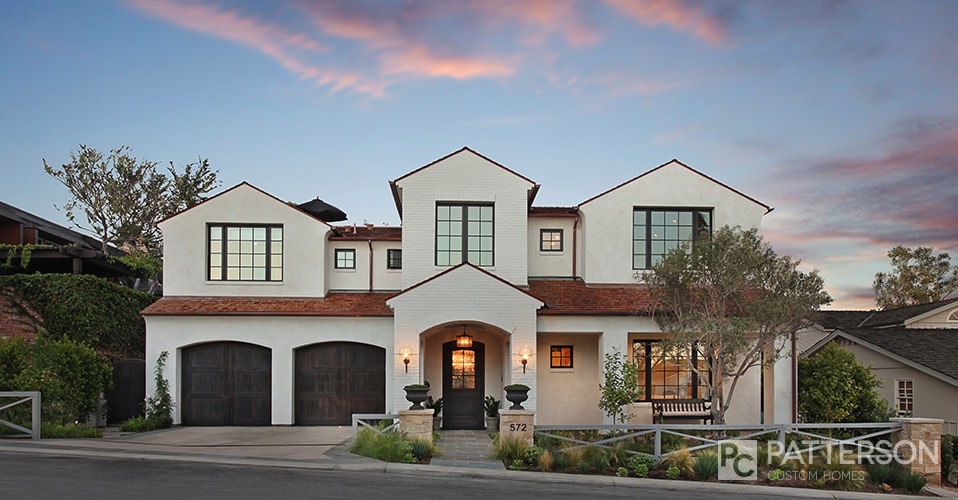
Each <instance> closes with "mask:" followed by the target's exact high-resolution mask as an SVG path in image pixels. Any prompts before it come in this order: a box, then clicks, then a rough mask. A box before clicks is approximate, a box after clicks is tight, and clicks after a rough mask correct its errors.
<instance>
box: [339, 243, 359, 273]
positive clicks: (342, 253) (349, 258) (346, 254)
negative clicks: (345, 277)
mask: <svg viewBox="0 0 958 500" xmlns="http://www.w3.org/2000/svg"><path fill="white" fill-rule="evenodd" d="M335 268H336V269H356V250H355V249H352V248H337V249H336V264H335Z"/></svg>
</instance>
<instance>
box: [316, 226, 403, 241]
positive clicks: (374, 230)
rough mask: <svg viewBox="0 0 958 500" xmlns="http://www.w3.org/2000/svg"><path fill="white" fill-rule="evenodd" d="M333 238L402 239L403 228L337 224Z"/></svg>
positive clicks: (331, 237)
mask: <svg viewBox="0 0 958 500" xmlns="http://www.w3.org/2000/svg"><path fill="white" fill-rule="evenodd" d="M334 230H335V232H336V233H335V234H333V235H332V236H330V237H329V239H331V240H340V241H342V240H363V241H366V240H375V241H402V228H401V227H398V226H380V227H375V226H374V227H369V226H359V225H357V226H355V227H354V226H337V227H335V228H334Z"/></svg>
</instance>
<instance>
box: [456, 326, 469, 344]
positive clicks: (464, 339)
mask: <svg viewBox="0 0 958 500" xmlns="http://www.w3.org/2000/svg"><path fill="white" fill-rule="evenodd" d="M456 347H458V348H460V349H468V348H470V347H472V335H469V334H468V333H466V326H465V325H463V327H462V335H458V336H456Z"/></svg>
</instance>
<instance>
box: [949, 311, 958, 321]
mask: <svg viewBox="0 0 958 500" xmlns="http://www.w3.org/2000/svg"><path fill="white" fill-rule="evenodd" d="M948 321H958V310H956V311H954V312H952V313H951V314H949V315H948Z"/></svg>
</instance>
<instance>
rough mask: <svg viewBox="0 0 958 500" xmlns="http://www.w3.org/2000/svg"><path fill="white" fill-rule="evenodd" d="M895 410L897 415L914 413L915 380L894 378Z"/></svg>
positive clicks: (904, 415) (903, 415)
mask: <svg viewBox="0 0 958 500" xmlns="http://www.w3.org/2000/svg"><path fill="white" fill-rule="evenodd" d="M895 410H897V412H898V416H899V417H906V416H912V415H914V414H915V382H914V381H913V380H912V379H902V378H896V379H895Z"/></svg>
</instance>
